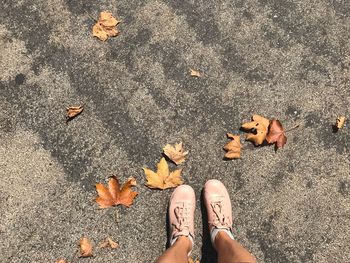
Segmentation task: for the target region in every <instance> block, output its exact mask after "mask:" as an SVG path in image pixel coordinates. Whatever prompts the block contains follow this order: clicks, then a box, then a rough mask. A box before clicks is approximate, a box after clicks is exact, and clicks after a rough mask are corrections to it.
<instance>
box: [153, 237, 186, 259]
mask: <svg viewBox="0 0 350 263" xmlns="http://www.w3.org/2000/svg"><path fill="white" fill-rule="evenodd" d="M191 248H192V242H191V240H190V239H189V238H188V237H185V236H181V237H179V238H178V239H177V240H176V242H175V243H174V244H173V245H172V246H171V247H169V248H168V249H167V250H166V251H165V252H164V253H163V255H161V256H160V257H159V259H158V261H157V263H188V253H189V252H190V251H191Z"/></svg>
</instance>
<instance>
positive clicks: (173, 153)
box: [163, 142, 188, 164]
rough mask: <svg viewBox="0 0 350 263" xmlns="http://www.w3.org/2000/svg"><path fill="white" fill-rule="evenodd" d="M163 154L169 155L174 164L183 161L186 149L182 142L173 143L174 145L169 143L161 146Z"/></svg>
mask: <svg viewBox="0 0 350 263" xmlns="http://www.w3.org/2000/svg"><path fill="white" fill-rule="evenodd" d="M163 151H164V154H165V155H166V156H168V157H169V159H170V160H172V161H173V162H174V163H176V164H180V163H183V162H184V161H185V157H186V155H187V154H188V151H186V152H185V150H184V148H183V145H182V142H180V143H175V146H172V145H170V144H167V145H165V147H164V148H163Z"/></svg>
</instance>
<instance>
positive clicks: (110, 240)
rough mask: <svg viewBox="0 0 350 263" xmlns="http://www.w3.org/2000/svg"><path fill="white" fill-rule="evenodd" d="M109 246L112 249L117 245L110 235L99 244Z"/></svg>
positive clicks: (104, 246)
mask: <svg viewBox="0 0 350 263" xmlns="http://www.w3.org/2000/svg"><path fill="white" fill-rule="evenodd" d="M107 247H110V248H112V249H116V248H118V247H119V244H118V243H117V242H114V241H113V240H112V239H111V238H110V237H108V238H107V239H106V240H105V241H104V242H103V243H101V244H100V248H107Z"/></svg>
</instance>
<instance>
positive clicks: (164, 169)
mask: <svg viewBox="0 0 350 263" xmlns="http://www.w3.org/2000/svg"><path fill="white" fill-rule="evenodd" d="M143 170H144V172H145V174H146V177H147V184H146V186H148V187H149V188H157V189H167V188H172V187H176V186H178V185H181V184H183V181H182V178H181V171H182V169H178V170H175V171H173V172H171V173H170V172H169V166H168V163H167V162H166V160H165V158H162V159H161V160H160V161H159V163H158V164H157V173H155V172H153V171H152V170H150V169H148V168H143Z"/></svg>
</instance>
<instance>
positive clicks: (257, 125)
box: [242, 114, 270, 146]
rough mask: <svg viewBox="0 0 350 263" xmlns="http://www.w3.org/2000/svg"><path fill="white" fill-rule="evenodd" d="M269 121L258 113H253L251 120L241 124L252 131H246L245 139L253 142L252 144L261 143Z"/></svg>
mask: <svg viewBox="0 0 350 263" xmlns="http://www.w3.org/2000/svg"><path fill="white" fill-rule="evenodd" d="M269 124H270V121H269V120H268V119H266V118H264V117H261V116H259V115H256V114H255V115H253V117H252V121H251V122H246V123H243V124H242V128H243V129H245V130H248V131H251V132H252V133H248V134H247V136H246V139H247V140H248V141H252V142H254V144H255V145H256V146H257V145H261V144H262V143H263V142H264V140H265V138H266V135H267V132H268V128H269Z"/></svg>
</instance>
